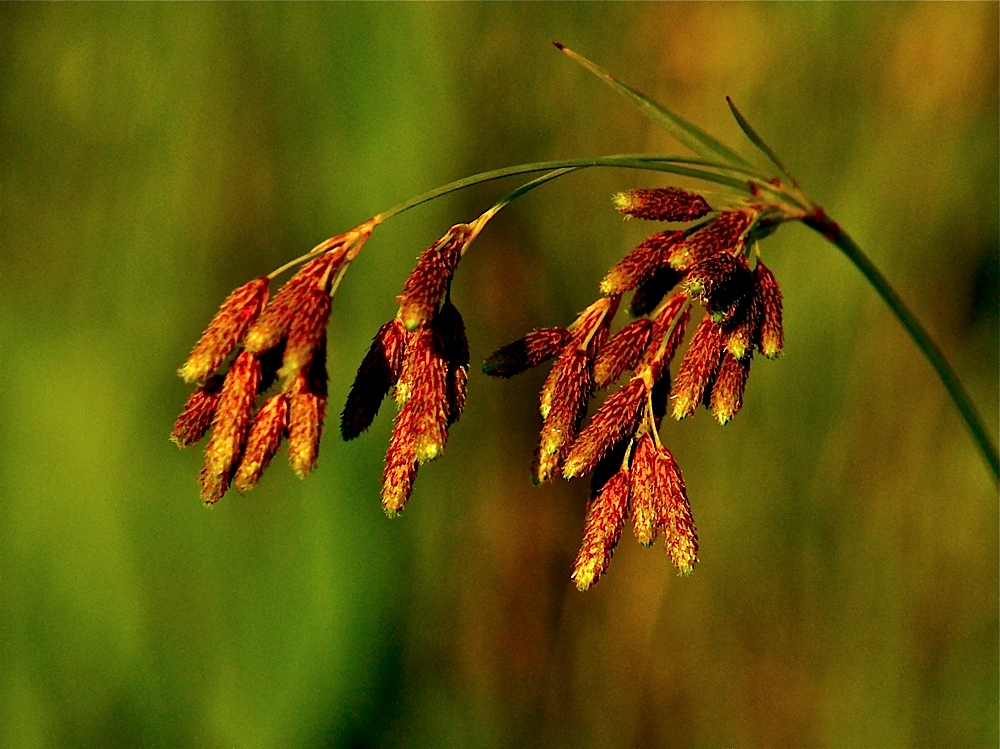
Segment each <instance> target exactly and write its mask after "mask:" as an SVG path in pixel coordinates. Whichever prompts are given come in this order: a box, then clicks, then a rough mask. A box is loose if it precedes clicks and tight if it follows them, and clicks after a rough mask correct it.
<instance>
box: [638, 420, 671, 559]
mask: <svg viewBox="0 0 1000 749" xmlns="http://www.w3.org/2000/svg"><path fill="white" fill-rule="evenodd" d="M656 464H657V456H656V445H654V444H653V437H652V435H650V434H649V433H648V432H646V433H645V434H643V435H642V437H640V438H639V442H638V444H637V445H636V446H635V454H634V455H633V457H632V488H631V495H632V499H631V502H630V507H631V512H632V523H633V529H634V531H635V537H636V538H637V539H638V540H639V543H641V544H642V545H643V546H646V547H649V546H652V544H653V542H654V541H656V536H657V534H658V533H659V528H660V523H661V521H662V519H663V517H664V516H665V514H666V502H665V497H664V493H663V490H662V489H661V487H660V486H659V485H658V483H657V481H658V479H657V472H656Z"/></svg>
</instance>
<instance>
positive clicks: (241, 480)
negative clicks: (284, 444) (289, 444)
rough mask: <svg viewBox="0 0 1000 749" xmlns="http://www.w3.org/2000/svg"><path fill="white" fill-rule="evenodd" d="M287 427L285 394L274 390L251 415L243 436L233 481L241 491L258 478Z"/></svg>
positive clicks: (249, 487) (249, 486) (258, 479)
mask: <svg viewBox="0 0 1000 749" xmlns="http://www.w3.org/2000/svg"><path fill="white" fill-rule="evenodd" d="M287 429H288V396H287V395H286V394H285V393H278V394H277V395H275V396H272V397H271V398H268V399H267V400H266V401H265V402H264V405H263V406H261V408H260V411H258V412H257V415H256V416H255V417H254V420H253V426H251V427H250V436H249V437H247V447H246V450H245V451H244V453H243V460H241V461H240V467H239V468H238V469H236V476H235V478H234V479H233V485H234V486H236V489H237V490H238V491H239V492H240V493H241V494H243V493H245V492H248V491H250V490H251V489H253V488H254V486H256V485H257V482H258V481H260V477H261V474H262V473H263V472H264V469H265V468H267V466H268V464H269V463H270V462H271V458H273V457H274V454H275V453H276V452H278V448H279V447H280V446H281V440H282V438H283V437H284V436H285V431H286V430H287Z"/></svg>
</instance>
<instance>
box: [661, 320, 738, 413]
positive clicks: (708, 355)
mask: <svg viewBox="0 0 1000 749" xmlns="http://www.w3.org/2000/svg"><path fill="white" fill-rule="evenodd" d="M724 343H725V341H724V334H723V330H722V327H721V326H719V325H717V324H716V323H714V322H712V318H711V317H709V316H708V315H705V317H704V318H702V321H701V323H700V324H699V325H698V329H697V330H695V333H694V337H692V339H691V344H690V345H689V346H688V350H687V352H686V353H685V354H684V359H683V360H682V361H681V366H680V369H679V370H678V371H677V379H676V380H675V381H674V390H673V393H672V394H671V396H670V400H671V402H672V403H673V416H674V418H675V419H683V418H684V417H685V416H690V415H691V414H693V413H694V411H695V409H696V408H697V407H698V404H699V403H701V400H702V398H703V397H704V395H705V388H706V387H707V386H708V383H709V381H710V380H711V379H712V377H713V375H714V374H715V372H716V370H717V369H718V368H719V363H720V359H721V355H722V351H723V345H724Z"/></svg>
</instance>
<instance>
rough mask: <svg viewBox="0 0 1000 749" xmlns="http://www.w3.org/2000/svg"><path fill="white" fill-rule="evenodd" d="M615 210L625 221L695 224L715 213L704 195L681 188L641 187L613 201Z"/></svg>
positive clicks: (615, 197)
mask: <svg viewBox="0 0 1000 749" xmlns="http://www.w3.org/2000/svg"><path fill="white" fill-rule="evenodd" d="M612 202H613V203H614V205H615V208H616V209H617V210H618V211H619V212H620V213H624V214H625V218H641V219H645V220H647V221H674V222H684V221H693V220H695V219H698V218H701V217H702V216H704V215H706V214H708V213H710V212H711V210H712V207H711V206H710V205H709V204H708V203H706V202H705V199H704V198H703V197H701V195H696V194H695V193H693V192H688V191H687V190H681V189H679V188H677V187H658V188H653V189H646V188H640V189H638V190H629V191H628V192H620V193H618V194H617V195H615V196H614V198H612Z"/></svg>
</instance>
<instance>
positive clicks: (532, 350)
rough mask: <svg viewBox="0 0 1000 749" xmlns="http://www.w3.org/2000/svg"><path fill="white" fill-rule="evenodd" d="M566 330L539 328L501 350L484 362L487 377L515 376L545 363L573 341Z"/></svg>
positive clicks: (570, 334) (484, 371) (484, 372)
mask: <svg viewBox="0 0 1000 749" xmlns="http://www.w3.org/2000/svg"><path fill="white" fill-rule="evenodd" d="M572 336H573V334H572V333H570V332H569V331H568V330H566V328H535V329H534V330H532V331H531V332H530V333H528V335H526V336H525V337H524V338H521V339H520V340H517V341H514V342H513V343H508V344H507V345H506V346H503V347H501V348H499V349H497V350H496V351H495V352H493V354H491V355H490V358H489V359H487V360H486V361H485V362H483V374H488V375H490V376H491V377H513V376H514V375H518V374H521V373H522V372H525V371H527V370H529V369H532V368H533V367H537V366H539V365H540V364H544V363H545V362H547V361H548V360H549V359H551V358H552V357H553V356H555V355H556V354H558V353H559V352H560V351H561V350H562V349H563V348H564V347H565V346H566V344H567V343H569V339H570V338H572Z"/></svg>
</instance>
